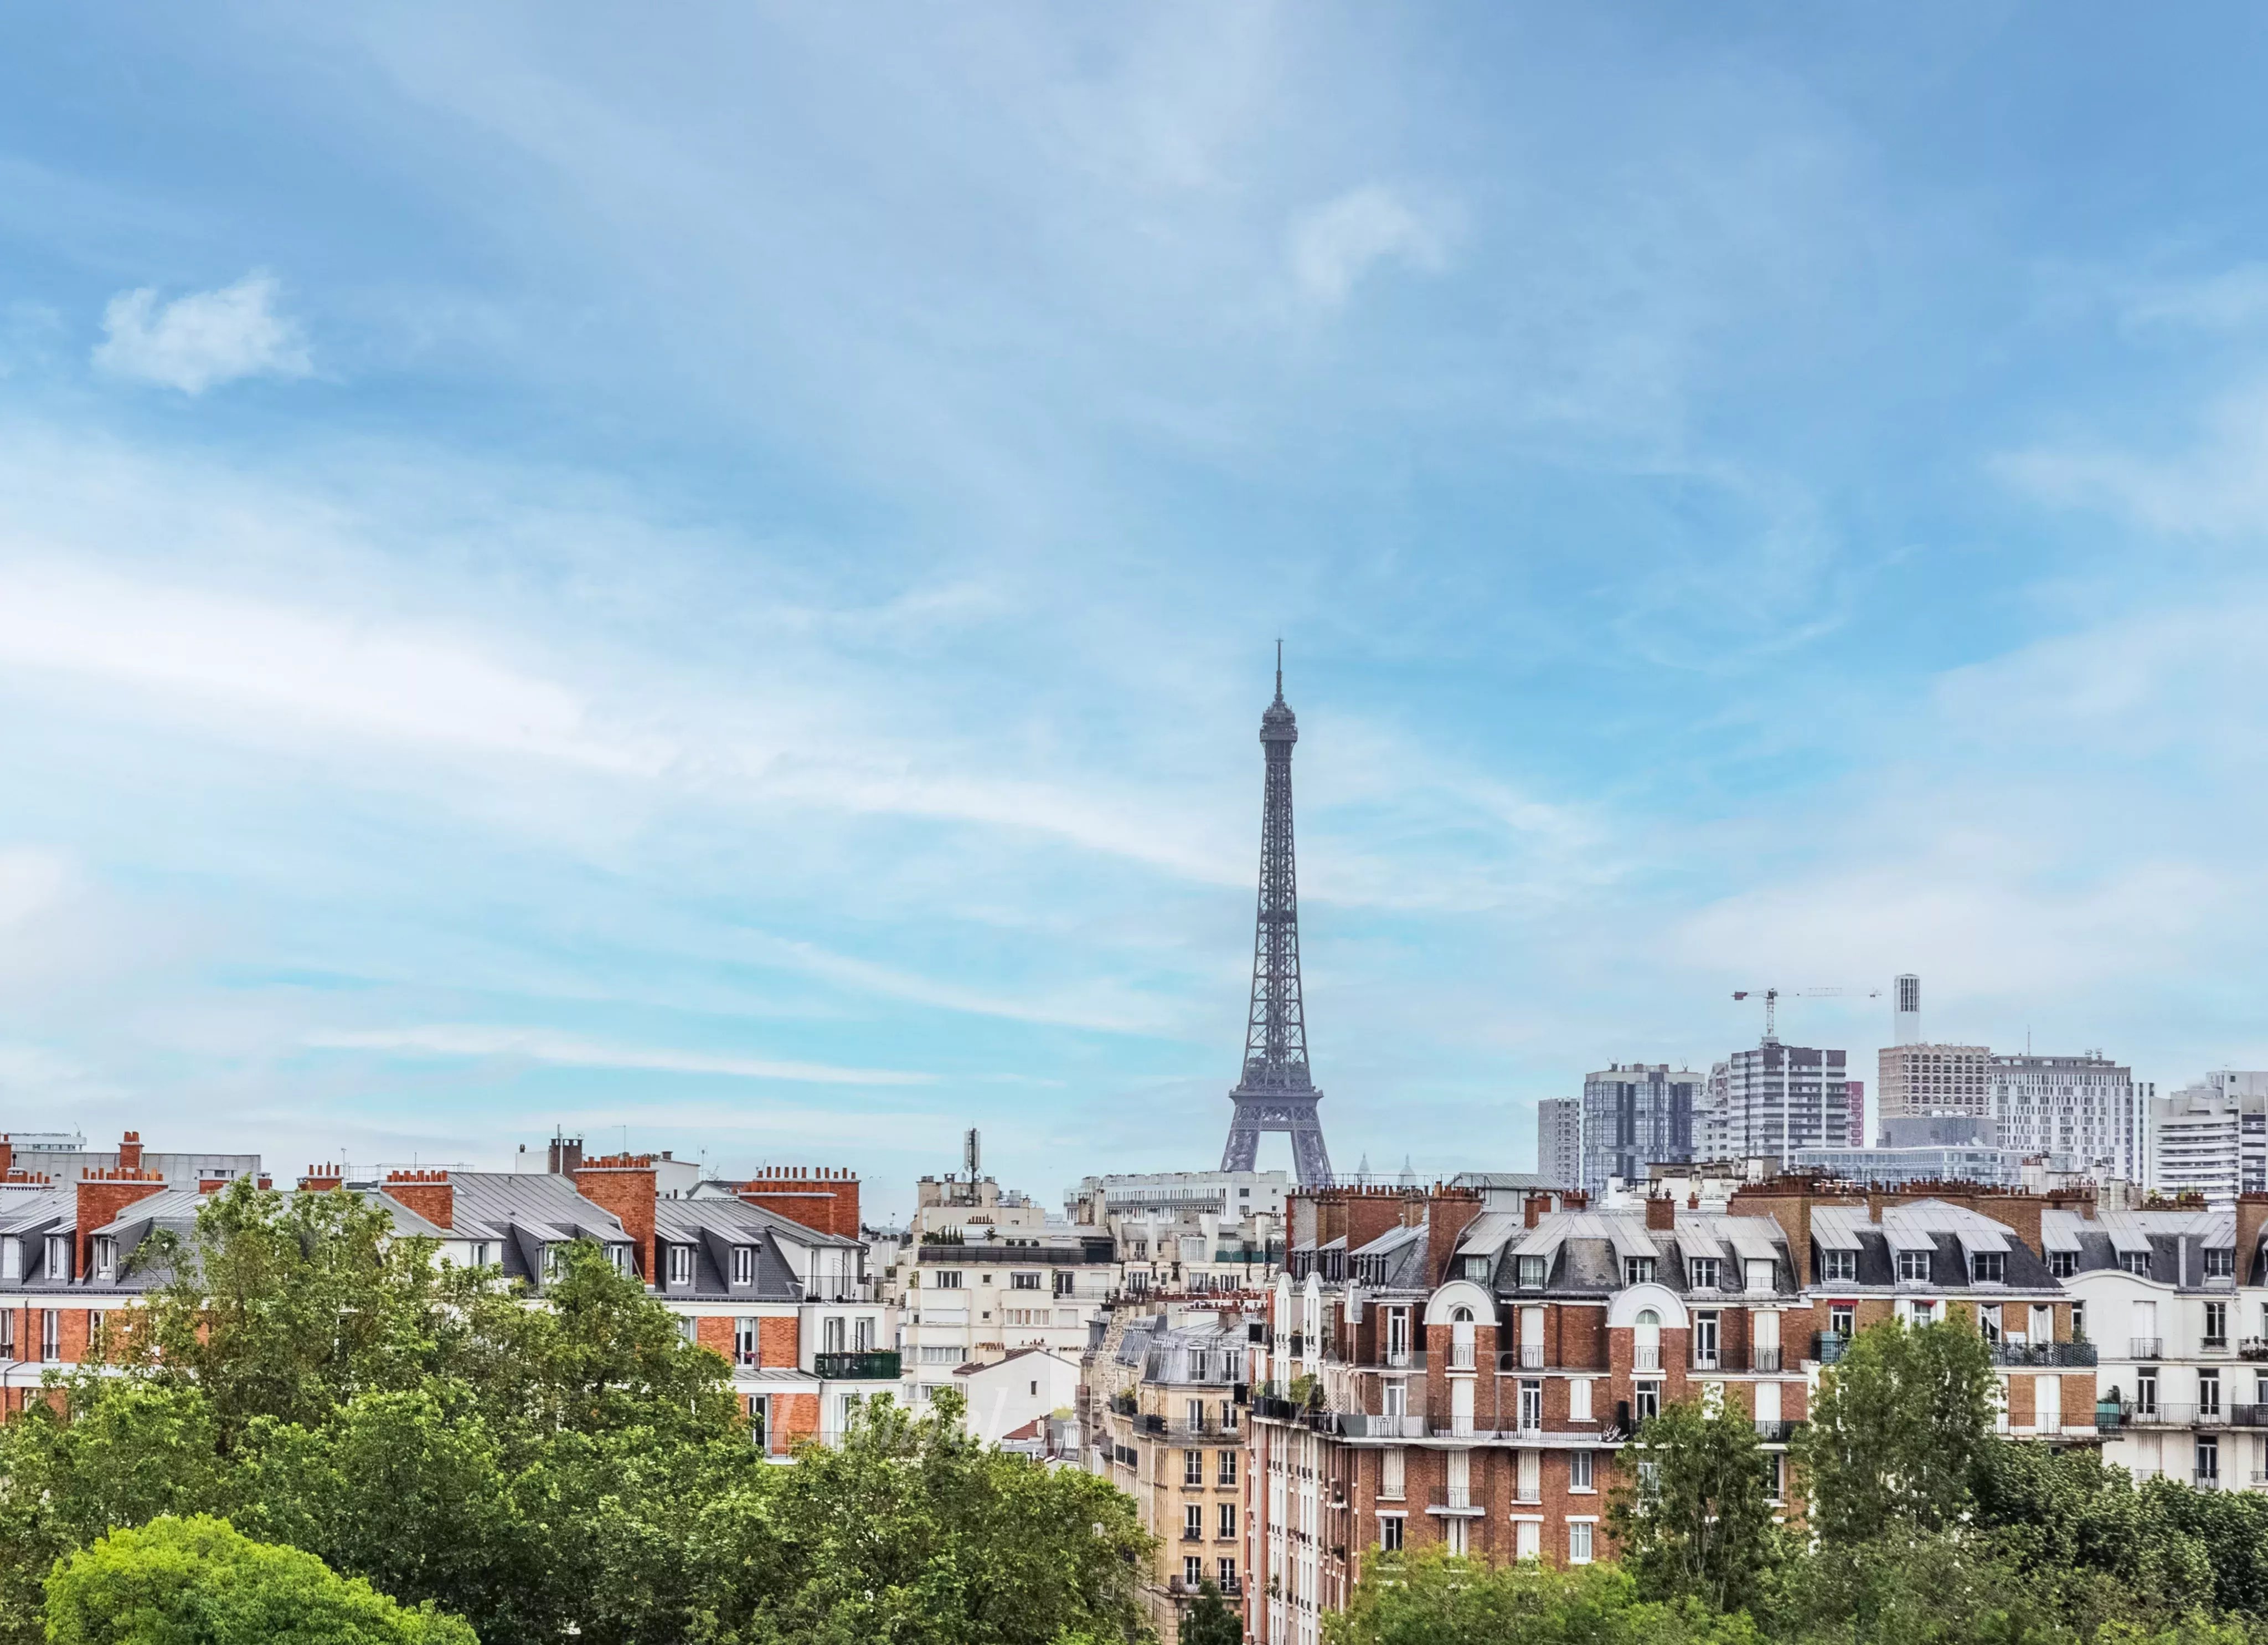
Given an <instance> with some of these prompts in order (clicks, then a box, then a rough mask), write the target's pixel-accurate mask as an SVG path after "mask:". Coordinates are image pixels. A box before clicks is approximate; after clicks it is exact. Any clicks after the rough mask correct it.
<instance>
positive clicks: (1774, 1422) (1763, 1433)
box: [1756, 1417, 1803, 1445]
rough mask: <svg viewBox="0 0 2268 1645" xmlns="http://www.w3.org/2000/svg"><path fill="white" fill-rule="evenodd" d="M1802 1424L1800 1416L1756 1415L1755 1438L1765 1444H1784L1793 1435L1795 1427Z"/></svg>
mask: <svg viewBox="0 0 2268 1645" xmlns="http://www.w3.org/2000/svg"><path fill="white" fill-rule="evenodd" d="M1802 1426H1803V1420H1802V1419H1801V1418H1800V1417H1777V1418H1775V1417H1758V1418H1757V1419H1756V1438H1757V1440H1758V1441H1759V1442H1761V1443H1763V1444H1766V1445H1785V1444H1786V1443H1787V1442H1789V1441H1790V1440H1792V1439H1793V1438H1794V1437H1795V1431H1796V1429H1798V1428H1800V1427H1802Z"/></svg>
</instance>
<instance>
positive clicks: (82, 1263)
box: [76, 1131, 166, 1273]
mask: <svg viewBox="0 0 2268 1645" xmlns="http://www.w3.org/2000/svg"><path fill="white" fill-rule="evenodd" d="M126 1134H127V1135H128V1136H129V1138H130V1137H132V1136H133V1135H134V1133H133V1132H130V1131H129V1132H127V1133H126ZM137 1152H138V1151H137ZM165 1191H166V1179H165V1178H164V1177H160V1176H158V1174H157V1173H156V1172H155V1171H144V1170H143V1169H142V1168H141V1166H140V1165H139V1164H138V1163H137V1164H136V1165H135V1166H133V1167H132V1168H131V1169H129V1168H128V1167H126V1166H123V1165H119V1166H114V1167H112V1168H110V1169H106V1170H94V1169H85V1170H84V1171H82V1172H81V1173H80V1176H79V1181H78V1218H77V1222H78V1240H77V1245H78V1264H77V1269H76V1272H79V1273H85V1272H87V1271H88V1269H89V1268H90V1267H92V1265H93V1262H94V1231H95V1229H97V1228H101V1227H103V1226H104V1225H105V1224H107V1223H111V1222H115V1221H117V1220H118V1214H119V1213H120V1212H122V1211H123V1210H125V1209H126V1207H127V1206H130V1205H132V1204H134V1203H135V1202H136V1200H141V1199H148V1198H149V1197H150V1196H151V1194H158V1193H163V1192H165ZM120 1254H121V1255H124V1254H125V1253H123V1252H121V1253H120Z"/></svg>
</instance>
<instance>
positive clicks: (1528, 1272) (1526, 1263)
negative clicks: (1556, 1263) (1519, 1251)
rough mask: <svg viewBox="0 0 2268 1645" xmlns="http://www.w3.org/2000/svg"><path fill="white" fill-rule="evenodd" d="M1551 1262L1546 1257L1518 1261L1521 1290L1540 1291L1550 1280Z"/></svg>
mask: <svg viewBox="0 0 2268 1645" xmlns="http://www.w3.org/2000/svg"><path fill="white" fill-rule="evenodd" d="M1550 1272H1551V1261H1550V1258H1547V1257H1522V1258H1521V1259H1520V1285H1521V1289H1522V1290H1526V1291H1540V1290H1542V1289H1543V1287H1544V1284H1545V1282H1546V1281H1547V1280H1549V1279H1550Z"/></svg>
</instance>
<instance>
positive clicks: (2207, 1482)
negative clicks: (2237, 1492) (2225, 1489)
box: [2190, 1473, 2220, 1491]
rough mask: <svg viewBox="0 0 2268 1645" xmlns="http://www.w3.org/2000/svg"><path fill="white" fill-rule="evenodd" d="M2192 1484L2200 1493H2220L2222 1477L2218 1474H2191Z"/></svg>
mask: <svg viewBox="0 0 2268 1645" xmlns="http://www.w3.org/2000/svg"><path fill="white" fill-rule="evenodd" d="M2190 1483H2191V1485H2193V1486H2196V1487H2197V1488H2198V1490H2200V1491H2218V1490H2220V1475H2219V1474H2217V1473H2197V1474H2191V1476H2190Z"/></svg>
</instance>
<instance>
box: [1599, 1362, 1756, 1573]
mask: <svg viewBox="0 0 2268 1645" xmlns="http://www.w3.org/2000/svg"><path fill="white" fill-rule="evenodd" d="M1623 1465H1624V1468H1625V1469H1629V1470H1632V1471H1634V1472H1635V1473H1636V1474H1637V1476H1638V1478H1637V1479H1636V1480H1635V1481H1626V1482H1625V1483H1624V1486H1622V1488H1621V1489H1619V1490H1618V1491H1617V1492H1616V1494H1615V1496H1614V1499H1613V1501H1612V1503H1611V1505H1610V1506H1609V1509H1608V1520H1609V1523H1610V1524H1611V1525H1612V1526H1613V1528H1614V1532H1615V1538H1616V1541H1617V1542H1618V1543H1619V1544H1620V1545H1621V1546H1622V1549H1623V1560H1624V1564H1625V1565H1627V1566H1628V1567H1629V1568H1630V1571H1631V1575H1632V1576H1634V1577H1635V1578H1636V1579H1637V1582H1638V1591H1639V1592H1640V1593H1641V1594H1643V1595H1644V1596H1645V1597H1646V1598H1649V1599H1672V1598H1677V1597H1683V1596H1686V1595H1690V1596H1692V1597H1695V1598H1697V1599H1700V1600H1702V1601H1704V1602H1705V1603H1706V1604H1709V1605H1711V1606H1712V1607H1714V1608H1715V1609H1717V1610H1719V1611H1739V1610H1742V1609H1743V1608H1745V1607H1746V1606H1748V1605H1749V1604H1751V1603H1753V1602H1754V1601H1755V1599H1756V1595H1757V1592H1758V1590H1759V1586H1760V1584H1761V1583H1762V1582H1763V1580H1764V1574H1765V1573H1766V1572H1767V1571H1769V1570H1770V1569H1771V1567H1772V1566H1773V1564H1774V1563H1775V1562H1776V1561H1777V1560H1778V1558H1779V1553H1780V1531H1779V1527H1778V1524H1777V1523H1775V1522H1774V1520H1773V1517H1772V1506H1771V1458H1770V1457H1769V1456H1768V1455H1767V1454H1766V1453H1765V1451H1764V1449H1763V1447H1762V1446H1761V1445H1760V1444H1759V1443H1758V1442H1757V1439H1756V1424H1755V1423H1754V1422H1753V1421H1752V1420H1750V1419H1749V1416H1748V1415H1747V1413H1744V1412H1742V1411H1740V1410H1739V1409H1737V1408H1734V1409H1731V1410H1720V1411H1719V1412H1717V1413H1713V1414H1712V1413H1705V1412H1704V1411H1703V1410H1702V1409H1701V1408H1700V1407H1699V1406H1698V1405H1693V1404H1690V1403H1688V1404H1679V1405H1665V1406H1664V1407H1662V1410H1661V1413H1660V1414H1659V1415H1657V1416H1654V1417H1652V1418H1649V1419H1648V1420H1646V1424H1645V1426H1643V1427H1640V1428H1639V1430H1638V1442H1637V1443H1636V1444H1635V1445H1633V1446H1631V1447H1630V1448H1628V1449H1626V1450H1624V1452H1623Z"/></svg>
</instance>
